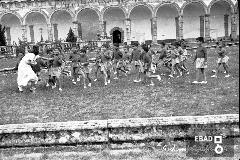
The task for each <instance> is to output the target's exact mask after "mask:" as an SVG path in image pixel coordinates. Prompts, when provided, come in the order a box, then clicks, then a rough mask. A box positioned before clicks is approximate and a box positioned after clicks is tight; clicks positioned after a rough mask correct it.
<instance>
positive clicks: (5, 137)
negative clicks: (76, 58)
mask: <svg viewBox="0 0 240 160" xmlns="http://www.w3.org/2000/svg"><path fill="white" fill-rule="evenodd" d="M202 131H204V132H205V133H206V134H209V135H224V136H230V137H231V136H239V115H238V114H227V115H208V116H177V117H154V118H132V119H111V120H99V121H97V120H96V121H81V122H77V121H73V122H51V123H28V124H10V125H2V126H0V147H1V148H6V147H27V146H51V145H76V144H83V145H86V144H87V145H88V144H110V143H112V144H113V143H132V142H133V143H135V142H136V143H144V142H148V141H164V140H167V141H171V140H186V139H188V138H192V137H194V136H195V135H198V134H199V133H201V132H202Z"/></svg>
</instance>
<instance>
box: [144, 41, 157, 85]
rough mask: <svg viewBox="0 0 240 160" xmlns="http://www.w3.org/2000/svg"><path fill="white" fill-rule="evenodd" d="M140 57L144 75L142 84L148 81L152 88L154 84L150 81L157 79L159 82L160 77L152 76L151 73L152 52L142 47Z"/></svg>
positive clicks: (145, 46)
mask: <svg viewBox="0 0 240 160" xmlns="http://www.w3.org/2000/svg"><path fill="white" fill-rule="evenodd" d="M142 49H143V52H142V55H141V60H142V62H143V68H144V71H143V74H144V80H143V82H144V83H148V82H147V81H148V80H150V81H151V82H150V86H154V83H153V81H152V78H157V79H158V80H159V81H160V80H161V77H160V76H159V75H152V74H151V72H154V71H153V69H152V68H151V66H152V52H151V51H150V50H149V49H148V46H147V45H142ZM148 86H149V85H148Z"/></svg>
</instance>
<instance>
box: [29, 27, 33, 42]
mask: <svg viewBox="0 0 240 160" xmlns="http://www.w3.org/2000/svg"><path fill="white" fill-rule="evenodd" d="M29 31H30V38H31V43H34V29H33V25H30V26H29Z"/></svg>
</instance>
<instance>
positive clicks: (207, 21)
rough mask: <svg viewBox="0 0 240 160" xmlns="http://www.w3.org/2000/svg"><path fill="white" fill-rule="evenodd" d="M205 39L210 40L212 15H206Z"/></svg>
mask: <svg viewBox="0 0 240 160" xmlns="http://www.w3.org/2000/svg"><path fill="white" fill-rule="evenodd" d="M205 39H206V40H209V39H210V14H206V15H205Z"/></svg>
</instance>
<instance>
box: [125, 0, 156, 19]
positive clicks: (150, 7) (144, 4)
mask: <svg viewBox="0 0 240 160" xmlns="http://www.w3.org/2000/svg"><path fill="white" fill-rule="evenodd" d="M138 6H145V7H147V8H148V9H149V10H150V12H151V14H152V15H151V16H152V17H153V16H154V11H153V7H152V6H151V5H149V4H146V3H136V4H135V5H133V6H132V7H131V8H130V9H129V12H128V15H127V18H130V15H131V12H132V11H133V9H134V8H136V7H138Z"/></svg>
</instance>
